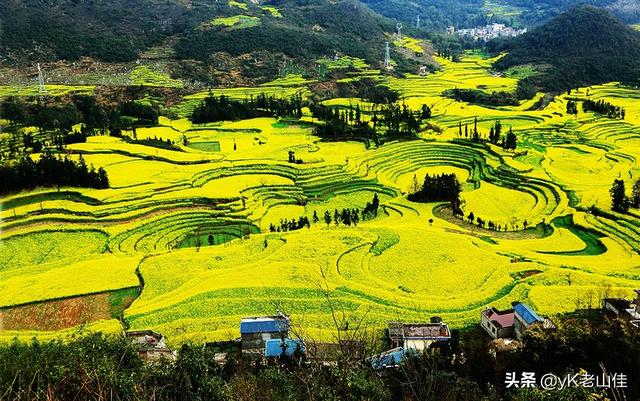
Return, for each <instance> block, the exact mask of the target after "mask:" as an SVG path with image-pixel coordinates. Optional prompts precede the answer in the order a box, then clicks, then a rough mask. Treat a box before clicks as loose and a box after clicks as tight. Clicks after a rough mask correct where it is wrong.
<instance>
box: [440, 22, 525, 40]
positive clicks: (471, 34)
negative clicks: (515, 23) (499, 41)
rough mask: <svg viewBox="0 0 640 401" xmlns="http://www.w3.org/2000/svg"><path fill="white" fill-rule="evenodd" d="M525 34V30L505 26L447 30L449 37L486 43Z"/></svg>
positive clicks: (450, 28)
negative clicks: (453, 36)
mask: <svg viewBox="0 0 640 401" xmlns="http://www.w3.org/2000/svg"><path fill="white" fill-rule="evenodd" d="M526 32H527V28H523V29H515V28H512V27H510V26H506V25H505V24H490V25H485V26H481V27H476V28H467V29H459V30H456V29H455V27H452V26H450V27H449V28H447V33H448V34H449V35H457V36H459V37H462V38H471V39H475V40H477V41H481V42H487V41H490V40H491V39H496V38H513V37H516V36H518V35H522V34H523V33H526Z"/></svg>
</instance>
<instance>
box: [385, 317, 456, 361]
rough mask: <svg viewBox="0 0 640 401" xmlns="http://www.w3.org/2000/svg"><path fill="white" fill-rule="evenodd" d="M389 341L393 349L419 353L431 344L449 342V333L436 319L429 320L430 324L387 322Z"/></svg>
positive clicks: (443, 324) (447, 328) (445, 326)
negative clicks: (397, 348)
mask: <svg viewBox="0 0 640 401" xmlns="http://www.w3.org/2000/svg"><path fill="white" fill-rule="evenodd" d="M389 339H390V341H391V345H392V346H393V347H401V348H404V349H405V350H416V351H420V352H421V351H424V350H425V349H428V348H429V347H430V346H431V345H432V344H433V343H437V342H447V341H449V340H450V339H451V331H449V326H448V325H447V324H446V323H443V322H442V321H440V318H436V317H434V318H431V323H399V322H389Z"/></svg>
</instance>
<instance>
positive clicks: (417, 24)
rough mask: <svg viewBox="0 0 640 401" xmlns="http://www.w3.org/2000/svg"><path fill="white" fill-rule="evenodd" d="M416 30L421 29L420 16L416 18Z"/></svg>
mask: <svg viewBox="0 0 640 401" xmlns="http://www.w3.org/2000/svg"><path fill="white" fill-rule="evenodd" d="M416 29H420V14H418V16H417V17H416Z"/></svg>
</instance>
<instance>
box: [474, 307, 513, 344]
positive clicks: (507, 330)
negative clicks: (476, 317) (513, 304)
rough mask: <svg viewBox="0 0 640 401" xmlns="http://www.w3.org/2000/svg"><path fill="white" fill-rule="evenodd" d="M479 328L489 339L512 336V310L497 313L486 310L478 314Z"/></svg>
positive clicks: (492, 309) (494, 310) (495, 310)
mask: <svg viewBox="0 0 640 401" xmlns="http://www.w3.org/2000/svg"><path fill="white" fill-rule="evenodd" d="M480 315H481V317H480V319H481V320H480V326H481V327H482V328H483V329H484V331H486V332H487V334H489V335H490V336H491V338H493V339H494V340H495V339H498V338H509V337H512V336H513V326H514V319H515V312H514V310H513V309H509V310H506V311H499V310H498V309H496V308H491V309H489V308H487V309H485V310H483V311H482V313H481V314H480Z"/></svg>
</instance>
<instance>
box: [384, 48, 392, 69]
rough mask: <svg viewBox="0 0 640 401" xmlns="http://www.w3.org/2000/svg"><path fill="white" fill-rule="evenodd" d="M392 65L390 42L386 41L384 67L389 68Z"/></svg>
mask: <svg viewBox="0 0 640 401" xmlns="http://www.w3.org/2000/svg"><path fill="white" fill-rule="evenodd" d="M390 66H391V48H390V47H389V42H386V45H385V48H384V68H389V67H390Z"/></svg>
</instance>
